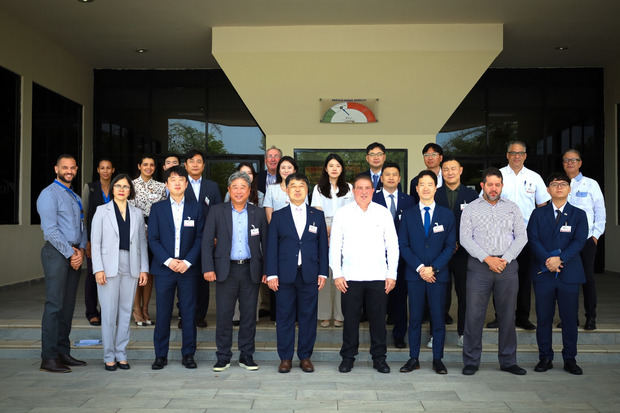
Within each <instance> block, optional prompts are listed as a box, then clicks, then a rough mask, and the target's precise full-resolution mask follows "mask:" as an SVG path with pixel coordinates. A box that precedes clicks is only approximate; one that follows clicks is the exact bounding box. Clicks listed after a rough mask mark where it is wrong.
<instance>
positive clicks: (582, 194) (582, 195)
mask: <svg viewBox="0 0 620 413" xmlns="http://www.w3.org/2000/svg"><path fill="white" fill-rule="evenodd" d="M587 196H588V193H587V192H582V191H577V197H579V198H586V197H587Z"/></svg>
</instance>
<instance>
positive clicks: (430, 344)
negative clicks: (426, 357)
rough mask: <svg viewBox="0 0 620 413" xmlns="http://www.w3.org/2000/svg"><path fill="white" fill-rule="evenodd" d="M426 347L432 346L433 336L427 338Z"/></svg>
mask: <svg viewBox="0 0 620 413" xmlns="http://www.w3.org/2000/svg"><path fill="white" fill-rule="evenodd" d="M426 348H433V337H432V336H431V338H429V339H428V343H426Z"/></svg>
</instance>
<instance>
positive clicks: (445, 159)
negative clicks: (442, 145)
mask: <svg viewBox="0 0 620 413" xmlns="http://www.w3.org/2000/svg"><path fill="white" fill-rule="evenodd" d="M446 162H456V163H458V164H459V166H462V165H461V163H460V162H459V160H458V159H456V158H455V157H454V156H452V155H445V156H444V157H443V159H442V160H441V166H443V164H444V163H446Z"/></svg>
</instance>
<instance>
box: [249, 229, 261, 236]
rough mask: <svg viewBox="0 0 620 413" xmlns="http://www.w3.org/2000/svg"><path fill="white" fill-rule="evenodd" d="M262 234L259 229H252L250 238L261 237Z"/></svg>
mask: <svg viewBox="0 0 620 413" xmlns="http://www.w3.org/2000/svg"><path fill="white" fill-rule="evenodd" d="M259 234H260V232H259V231H258V228H250V236H251V237H255V236H257V235H259Z"/></svg>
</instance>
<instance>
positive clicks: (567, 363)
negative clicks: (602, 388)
mask: <svg viewBox="0 0 620 413" xmlns="http://www.w3.org/2000/svg"><path fill="white" fill-rule="evenodd" d="M564 370H566V371H567V372H569V373H570V374H575V375H577V376H581V375H582V374H583V370H581V367H579V366H578V365H577V362H576V361H575V360H564Z"/></svg>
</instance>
